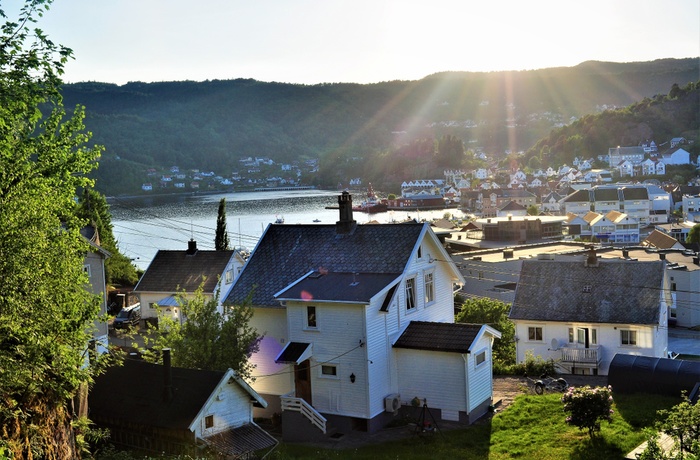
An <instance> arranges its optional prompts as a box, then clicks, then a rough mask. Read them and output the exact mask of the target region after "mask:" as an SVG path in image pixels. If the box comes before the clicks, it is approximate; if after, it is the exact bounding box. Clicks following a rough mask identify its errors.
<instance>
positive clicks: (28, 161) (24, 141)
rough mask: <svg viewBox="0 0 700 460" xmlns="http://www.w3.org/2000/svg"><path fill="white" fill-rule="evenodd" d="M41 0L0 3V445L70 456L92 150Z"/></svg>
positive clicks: (74, 452)
mask: <svg viewBox="0 0 700 460" xmlns="http://www.w3.org/2000/svg"><path fill="white" fill-rule="evenodd" d="M50 3H51V2H50V0H46V1H42V0H34V1H27V2H25V4H24V6H23V7H22V8H21V11H20V13H19V17H18V20H17V21H11V20H8V19H7V17H6V16H5V14H4V13H3V12H2V11H1V10H0V17H2V18H3V19H4V20H5V23H4V25H3V26H2V32H1V34H0V293H2V294H1V295H0V451H5V452H8V451H9V452H11V453H12V454H13V455H14V457H15V458H49V459H51V458H79V457H80V455H81V453H80V451H79V447H78V446H77V445H76V436H75V433H74V431H73V427H72V422H75V421H76V420H75V419H74V417H75V416H74V414H73V411H72V409H71V408H70V404H69V403H70V401H71V398H72V397H73V396H74V395H75V394H76V393H77V391H78V389H79V388H80V387H81V386H82V385H84V384H85V383H87V382H90V380H91V377H92V375H93V372H94V370H95V368H94V367H93V366H86V365H85V364H86V354H87V349H88V347H87V345H88V341H89V340H90V339H91V330H90V328H89V327H88V326H89V325H91V324H93V321H94V320H95V319H96V318H97V316H98V314H99V302H100V300H99V297H96V296H93V295H92V294H90V293H89V292H88V290H87V289H84V288H83V286H85V285H86V284H87V283H88V278H87V276H86V275H85V273H84V272H83V263H84V262H83V261H84V256H85V253H86V252H87V251H88V250H89V245H88V244H87V242H86V241H85V240H84V239H83V238H82V237H81V236H80V228H81V227H82V225H83V224H85V221H83V220H82V219H80V218H78V217H77V214H76V209H75V201H74V198H75V195H76V191H77V189H78V188H81V187H88V186H91V185H92V184H91V181H90V180H89V179H88V178H87V174H88V173H89V172H90V171H91V170H93V169H94V168H95V167H96V159H97V158H98V157H99V154H100V150H101V149H100V148H98V147H87V146H86V144H87V142H88V140H89V135H88V134H86V133H84V126H83V108H82V107H77V108H76V109H75V111H74V113H73V115H72V116H71V117H68V118H67V117H66V116H65V115H66V113H65V110H64V108H63V105H62V99H61V96H60V93H59V86H60V84H61V80H60V75H61V74H62V71H63V65H64V64H65V62H66V60H67V59H68V58H70V56H71V50H69V49H67V48H65V47H61V46H58V45H55V44H54V43H53V42H51V41H50V40H49V39H48V38H47V37H46V35H45V34H44V33H43V32H42V31H41V30H40V29H38V28H36V27H34V23H35V21H36V17H40V16H41V15H42V14H43V13H44V12H45V11H46V10H47V9H48V7H49V5H50ZM93 358H96V357H93ZM92 363H94V361H92Z"/></svg>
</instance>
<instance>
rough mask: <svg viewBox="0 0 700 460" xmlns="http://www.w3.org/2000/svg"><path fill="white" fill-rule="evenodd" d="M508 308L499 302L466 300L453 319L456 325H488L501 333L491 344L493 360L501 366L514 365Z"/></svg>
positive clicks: (513, 333)
mask: <svg viewBox="0 0 700 460" xmlns="http://www.w3.org/2000/svg"><path fill="white" fill-rule="evenodd" d="M509 312H510V306H509V305H508V304H507V303H505V302H501V301H500V300H495V299H489V298H486V297H480V298H475V299H467V300H465V301H464V303H462V307H461V309H460V311H459V313H457V316H456V317H455V321H456V322H458V323H473V324H488V325H489V326H491V327H493V328H494V329H496V330H497V331H499V332H500V333H501V338H500V339H498V340H496V341H495V342H494V344H493V359H494V361H498V362H499V363H500V364H502V365H506V366H507V365H511V364H514V363H515V325H514V324H513V323H512V322H511V321H510V320H509V319H508V313H509Z"/></svg>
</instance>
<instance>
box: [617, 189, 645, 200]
mask: <svg viewBox="0 0 700 460" xmlns="http://www.w3.org/2000/svg"><path fill="white" fill-rule="evenodd" d="M621 191H622V196H623V200H625V201H629V200H648V199H649V191H648V189H647V188H646V187H622V189H621Z"/></svg>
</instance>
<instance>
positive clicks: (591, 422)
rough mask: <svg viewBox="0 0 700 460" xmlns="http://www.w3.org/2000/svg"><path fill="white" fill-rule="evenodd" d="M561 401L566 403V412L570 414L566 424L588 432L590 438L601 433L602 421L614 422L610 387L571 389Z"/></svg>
mask: <svg viewBox="0 0 700 460" xmlns="http://www.w3.org/2000/svg"><path fill="white" fill-rule="evenodd" d="M561 401H562V402H563V403H564V412H566V413H568V414H569V415H568V416H567V417H566V423H568V424H569V425H574V426H577V427H579V428H580V429H582V430H584V429H585V430H588V435H589V436H590V437H593V434H594V433H595V432H596V431H600V422H601V421H602V420H606V421H608V422H610V421H611V420H612V414H613V410H612V404H613V397H612V387H610V386H607V387H596V388H591V387H590V386H589V385H586V386H583V387H569V388H568V389H567V390H566V393H564V396H562V397H561Z"/></svg>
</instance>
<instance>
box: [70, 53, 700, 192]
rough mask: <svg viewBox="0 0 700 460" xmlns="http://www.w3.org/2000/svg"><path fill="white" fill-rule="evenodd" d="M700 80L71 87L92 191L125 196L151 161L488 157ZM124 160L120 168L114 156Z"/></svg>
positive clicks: (689, 64) (581, 69)
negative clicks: (436, 154)
mask: <svg viewBox="0 0 700 460" xmlns="http://www.w3.org/2000/svg"><path fill="white" fill-rule="evenodd" d="M698 75H700V65H699V61H698V59H697V58H689V59H665V60H657V61H652V62H639V63H624V64H617V63H604V62H585V63H582V64H580V65H578V66H575V67H566V68H552V69H541V70H531V71H519V72H490V73H474V72H448V73H440V74H435V75H430V76H428V77H426V78H424V79H422V80H418V81H391V82H382V83H375V84H367V85H360V84H347V83H327V84H319V85H295V84H285V83H275V82H271V83H267V82H260V81H255V80H243V79H239V80H226V81H220V80H214V81H205V82H162V83H139V82H133V83H128V84H126V85H122V86H117V85H113V84H105V83H96V82H89V83H78V84H71V85H65V86H64V88H63V94H64V103H65V105H66V107H68V108H70V107H73V106H74V105H75V104H83V105H85V106H86V109H87V119H86V126H87V129H88V130H89V131H91V132H92V133H93V134H94V136H93V141H94V142H95V143H98V144H102V145H104V146H105V147H106V152H105V156H104V158H103V160H102V161H101V168H100V170H99V171H98V173H97V174H98V187H99V188H100V189H101V190H102V191H103V192H105V193H107V194H117V193H125V192H126V190H127V189H129V188H131V187H132V186H133V185H134V184H136V183H138V182H139V181H140V180H141V178H140V177H136V176H138V175H139V174H142V172H143V170H144V169H145V168H147V167H152V166H162V167H165V166H171V165H178V166H180V167H181V168H199V169H205V170H215V171H217V172H220V173H224V174H227V173H229V172H231V171H235V170H237V169H238V167H239V164H238V161H237V160H238V159H239V158H242V157H247V156H266V157H270V158H272V159H274V160H275V161H282V162H293V161H295V160H298V159H302V158H324V157H326V156H327V155H328V154H329V153H331V152H336V153H337V152H338V151H342V152H344V154H345V155H355V156H358V157H364V156H366V155H368V154H370V153H375V154H376V153H377V152H381V151H385V150H386V149H388V148H390V147H392V146H396V145H403V144H407V143H410V142H411V141H413V140H416V139H422V138H428V139H433V138H434V139H439V138H441V137H442V136H445V135H451V136H454V137H455V138H457V139H460V140H462V141H463V142H464V143H465V145H466V146H467V147H469V148H470V149H477V148H482V149H484V150H485V151H486V152H487V153H489V154H495V155H498V154H504V152H505V151H507V150H510V151H519V150H526V149H529V148H530V147H532V146H533V145H534V144H535V143H536V142H537V141H538V140H539V139H541V138H543V137H545V136H547V135H548V134H549V133H550V131H551V130H552V129H553V128H556V127H561V126H564V125H566V124H569V123H570V122H571V121H572V120H575V119H578V118H580V117H583V116H584V115H587V114H592V113H598V112H601V111H602V110H604V109H608V108H614V107H625V106H628V105H630V104H632V103H635V102H638V101H642V100H643V99H644V98H646V97H648V98H652V97H654V96H655V95H658V94H667V93H668V90H669V88H671V86H672V85H673V84H674V83H677V84H679V85H681V86H683V85H685V84H686V83H687V82H690V81H696V80H697V79H698ZM117 158H119V160H118V161H119V163H115V161H117V160H116V159H117Z"/></svg>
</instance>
